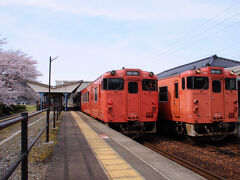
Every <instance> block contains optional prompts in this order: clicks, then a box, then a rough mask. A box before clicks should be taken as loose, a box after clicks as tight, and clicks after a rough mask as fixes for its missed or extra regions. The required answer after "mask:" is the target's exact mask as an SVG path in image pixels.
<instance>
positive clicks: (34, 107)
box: [25, 105, 36, 111]
mask: <svg viewBox="0 0 240 180" xmlns="http://www.w3.org/2000/svg"><path fill="white" fill-rule="evenodd" d="M25 107H26V110H27V111H36V106H35V105H25Z"/></svg>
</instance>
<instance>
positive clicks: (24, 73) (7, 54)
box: [0, 40, 40, 106]
mask: <svg viewBox="0 0 240 180" xmlns="http://www.w3.org/2000/svg"><path fill="white" fill-rule="evenodd" d="M4 43H5V42H4V40H0V46H1V45H2V44H4ZM36 64H37V61H35V60H33V59H32V57H29V56H27V55H26V54H25V53H23V52H21V51H20V50H8V51H4V50H2V49H0V102H1V103H3V104H6V105H7V106H9V105H11V104H16V102H17V100H19V99H21V98H24V99H27V100H35V99H38V98H39V97H38V95H37V94H36V93H35V92H34V91H33V90H32V89H31V88H30V87H29V86H28V85H27V84H26V82H27V81H35V80H36V79H37V77H38V76H39V75H40V73H39V72H38V71H37V70H36Z"/></svg>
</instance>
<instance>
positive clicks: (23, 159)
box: [0, 106, 62, 180]
mask: <svg viewBox="0 0 240 180" xmlns="http://www.w3.org/2000/svg"><path fill="white" fill-rule="evenodd" d="M50 110H53V128H55V120H56V119H57V121H58V119H59V116H60V114H61V110H62V108H61V107H59V106H58V107H51V108H47V109H44V110H42V111H37V112H34V113H31V114H28V113H27V112H23V113H21V116H20V117H17V118H13V119H10V120H7V121H3V122H0V130H2V129H5V128H7V127H10V126H12V125H14V124H16V123H18V122H21V154H20V156H19V157H18V159H17V160H16V161H15V162H14V163H13V164H12V165H11V167H10V168H9V169H8V170H7V171H6V173H5V174H4V175H3V177H1V180H6V179H8V178H9V177H10V176H11V175H12V173H13V172H14V171H15V169H16V168H17V167H18V165H19V164H20V163H22V164H21V165H22V167H21V178H22V180H27V179H28V154H29V152H30V150H31V148H32V147H33V146H34V144H35V143H36V142H37V140H38V139H39V137H40V136H41V135H42V134H43V132H44V131H45V130H46V142H49V124H50V121H49V116H50ZM45 111H47V117H46V125H45V126H44V127H43V129H42V130H41V131H40V132H39V134H38V135H37V137H35V139H34V140H33V142H31V144H30V145H29V146H28V119H29V118H31V117H34V116H36V115H38V114H40V113H42V112H45ZM56 111H57V117H56Z"/></svg>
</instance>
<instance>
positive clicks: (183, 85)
mask: <svg viewBox="0 0 240 180" xmlns="http://www.w3.org/2000/svg"><path fill="white" fill-rule="evenodd" d="M182 89H183V90H184V89H185V78H182Z"/></svg>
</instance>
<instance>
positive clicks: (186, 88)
mask: <svg viewBox="0 0 240 180" xmlns="http://www.w3.org/2000/svg"><path fill="white" fill-rule="evenodd" d="M158 88H159V114H158V115H159V122H160V123H159V124H160V125H159V126H160V128H161V129H163V130H166V131H174V132H177V133H179V134H184V135H187V136H190V137H197V136H209V137H211V138H214V139H217V140H218V139H222V138H224V137H225V136H227V135H229V134H236V133H237V116H238V101H237V87H236V76H235V75H234V73H233V72H232V71H229V70H226V69H224V68H220V67H209V66H207V67H204V68H201V69H196V70H187V71H185V72H182V73H180V74H178V75H174V76H171V77H166V78H162V79H159V80H158Z"/></svg>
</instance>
